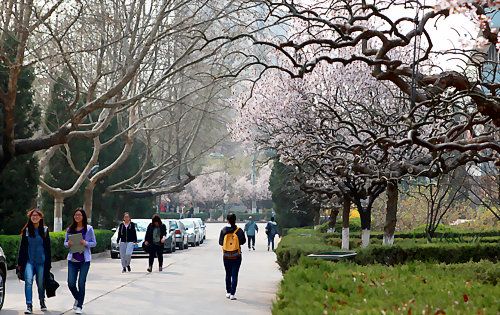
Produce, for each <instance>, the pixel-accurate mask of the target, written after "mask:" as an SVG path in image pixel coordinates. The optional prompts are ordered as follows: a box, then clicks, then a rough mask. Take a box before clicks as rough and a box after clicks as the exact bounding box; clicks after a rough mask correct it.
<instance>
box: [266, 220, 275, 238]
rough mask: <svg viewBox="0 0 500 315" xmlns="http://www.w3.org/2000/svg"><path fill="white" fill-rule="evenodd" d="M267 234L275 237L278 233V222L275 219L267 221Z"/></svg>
mask: <svg viewBox="0 0 500 315" xmlns="http://www.w3.org/2000/svg"><path fill="white" fill-rule="evenodd" d="M266 234H267V235H268V236H269V237H274V236H275V235H276V234H278V223H276V222H275V221H269V222H267V225H266Z"/></svg>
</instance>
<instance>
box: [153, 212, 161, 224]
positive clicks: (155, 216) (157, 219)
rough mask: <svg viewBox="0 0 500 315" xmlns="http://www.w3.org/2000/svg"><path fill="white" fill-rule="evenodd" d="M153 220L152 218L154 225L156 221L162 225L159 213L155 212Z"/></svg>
mask: <svg viewBox="0 0 500 315" xmlns="http://www.w3.org/2000/svg"><path fill="white" fill-rule="evenodd" d="M151 220H152V223H153V225H154V224H155V222H158V225H161V218H160V216H159V215H157V214H153V217H152V218H151Z"/></svg>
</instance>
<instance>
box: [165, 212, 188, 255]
mask: <svg viewBox="0 0 500 315" xmlns="http://www.w3.org/2000/svg"><path fill="white" fill-rule="evenodd" d="M168 221H169V224H170V229H171V230H173V232H174V236H175V244H176V246H177V248H179V249H180V250H182V249H186V248H188V245H189V243H188V234H187V232H186V228H185V227H184V224H182V222H181V221H180V220H175V219H169V220H168Z"/></svg>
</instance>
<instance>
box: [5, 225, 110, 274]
mask: <svg viewBox="0 0 500 315" xmlns="http://www.w3.org/2000/svg"><path fill="white" fill-rule="evenodd" d="M65 233H66V232H64V231H62V232H50V245H51V251H52V255H51V257H52V261H57V260H62V259H66V257H67V256H68V249H67V248H66V247H64V237H65ZM94 234H95V238H96V242H97V245H96V246H95V247H93V248H92V253H99V252H103V251H105V250H106V249H109V246H110V240H111V236H113V231H110V230H94ZM20 242H21V236H20V235H0V246H2V249H3V250H4V252H5V256H6V258H7V268H9V269H13V268H15V267H16V265H17V254H18V251H19V243H20Z"/></svg>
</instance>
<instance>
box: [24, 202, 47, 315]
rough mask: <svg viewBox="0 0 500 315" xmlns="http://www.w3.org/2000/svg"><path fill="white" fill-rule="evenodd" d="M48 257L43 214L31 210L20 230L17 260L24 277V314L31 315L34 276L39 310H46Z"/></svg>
mask: <svg viewBox="0 0 500 315" xmlns="http://www.w3.org/2000/svg"><path fill="white" fill-rule="evenodd" d="M50 256H51V250H50V237H49V228H48V227H47V226H45V224H44V222H43V213H42V212H41V211H40V210H37V209H33V210H31V211H30V212H28V222H26V224H25V225H24V227H23V229H22V230H21V244H20V246H19V255H18V259H17V269H18V270H19V272H20V273H21V274H23V275H24V296H25V297H26V311H25V312H24V314H33V279H34V277H35V276H36V286H37V288H38V298H39V300H40V309H41V310H42V311H44V312H45V311H46V310H47V306H46V305H45V283H46V281H47V280H48V279H49V271H50V268H51V257H50Z"/></svg>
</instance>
